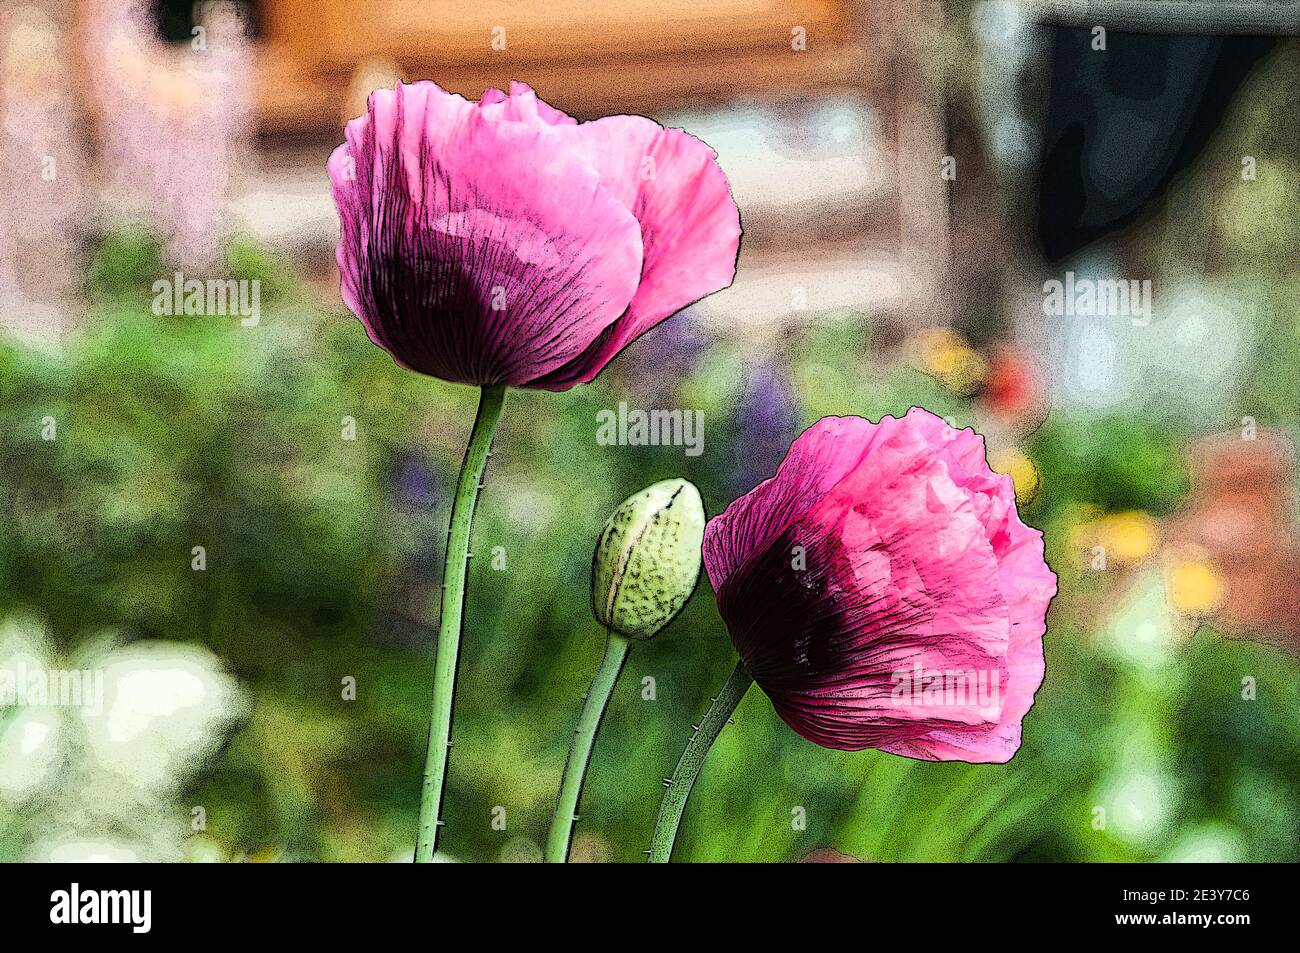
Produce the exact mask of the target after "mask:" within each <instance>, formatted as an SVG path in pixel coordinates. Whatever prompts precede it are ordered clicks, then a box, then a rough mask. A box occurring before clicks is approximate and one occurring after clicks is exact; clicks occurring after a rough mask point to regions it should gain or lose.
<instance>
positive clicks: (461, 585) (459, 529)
mask: <svg viewBox="0 0 1300 953" xmlns="http://www.w3.org/2000/svg"><path fill="white" fill-rule="evenodd" d="M505 392H506V389H505V388H504V387H484V388H483V390H482V392H481V393H480V395H479V405H478V416H477V417H475V419H474V429H473V430H472V431H471V432H470V435H469V446H467V447H466V448H465V460H464V462H463V463H462V464H461V466H460V479H459V481H458V482H457V484H456V497H455V499H454V500H453V501H452V506H451V527H450V529H449V530H448V532H447V554H446V558H445V559H444V561H443V567H442V608H441V615H440V620H439V624H438V649H437V656H436V658H435V659H434V663H433V710H432V711H431V712H430V715H429V750H428V754H427V755H426V757H425V762H424V786H423V788H422V790H421V794H420V827H419V833H418V834H417V836H416V841H415V862H416V863H417V864H427V863H429V862H430V861H432V860H433V855H434V852H435V851H436V850H437V849H438V832H439V830H440V828H441V827H442V821H441V820H440V819H439V817H438V815H439V814H440V813H441V812H442V789H443V784H444V782H445V781H446V778H447V749H448V748H450V747H451V709H452V698H453V696H454V695H455V692H456V663H457V661H458V660H459V657H460V631H461V616H462V613H463V612H464V608H465V576H466V563H467V562H468V560H469V531H470V524H471V522H472V521H473V519H474V504H475V502H476V501H477V500H478V491H479V488H480V486H481V483H480V481H481V480H482V479H483V470H484V468H485V467H486V466H487V461H488V457H489V456H490V453H491V449H492V436H493V434H495V433H496V429H497V421H498V420H500V419H501V405H502V403H503V402H504V400H505Z"/></svg>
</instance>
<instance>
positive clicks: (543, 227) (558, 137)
mask: <svg viewBox="0 0 1300 953" xmlns="http://www.w3.org/2000/svg"><path fill="white" fill-rule="evenodd" d="M329 173H330V181H331V183H332V186H333V193H334V201H335V204H336V205H337V206H338V210H339V216H340V218H341V220H342V237H341V239H340V241H339V247H338V264H339V270H340V271H341V273H342V291H343V300H344V301H345V302H346V303H347V306H348V307H349V308H350V309H351V310H352V311H353V312H354V313H355V314H356V315H357V317H359V318H360V319H361V321H362V323H363V324H364V325H365V327H366V331H367V333H368V334H369V335H370V338H371V340H372V341H374V342H375V343H376V344H378V345H379V346H380V347H382V348H384V349H385V350H386V351H388V352H389V353H390V354H391V355H392V356H393V357H394V358H395V359H396V360H397V362H398V363H399V364H401V365H402V366H404V367H407V368H410V369H411V370H415V371H419V372H421V373H424V374H431V375H433V376H435V377H441V378H444V379H446V380H451V381H458V382H460V383H465V384H476V385H481V386H490V385H503V384H504V385H508V386H512V387H535V388H543V389H546V390H556V391H560V390H567V389H568V388H570V387H572V386H574V385H575V384H579V383H585V382H587V381H590V380H591V379H592V378H593V377H595V376H596V375H597V374H598V373H599V372H600V371H601V369H602V368H603V367H604V366H605V365H606V364H608V363H609V361H610V360H612V359H613V357H614V355H616V354H617V353H618V352H619V351H620V350H622V348H623V347H624V346H626V345H627V344H628V343H629V342H630V341H632V340H633V339H634V338H636V337H637V336H639V335H640V334H642V333H644V332H645V331H647V330H649V329H650V328H652V327H654V325H656V324H658V323H659V322H660V321H662V320H664V319H665V318H667V317H669V316H670V315H672V314H674V313H675V312H677V311H680V310H681V309H682V308H684V307H685V306H686V305H688V304H690V303H691V302H693V301H697V300H699V299H700V298H702V297H704V296H705V295H707V294H711V293H712V292H714V291H717V290H719V289H721V288H725V287H727V286H728V285H729V284H731V281H732V278H733V277H734V276H735V265H736V255H737V251H738V248H739V243H740V216H739V213H738V212H737V210H736V205H735V203H734V202H733V201H732V199H731V193H730V191H729V190H728V187H727V180H726V177H725V176H724V175H723V173H722V170H721V169H720V168H719V167H718V164H717V161H716V157H715V155H714V153H713V150H711V149H710V148H709V147H708V146H706V145H705V144H704V143H702V142H700V141H699V140H698V139H695V138H692V137H691V136H689V135H687V134H686V133H684V132H682V131H681V130H679V129H664V128H663V127H661V126H659V125H658V124H657V123H654V122H652V121H651V120H649V119H645V118H643V117H640V116H610V117H607V118H604V119H598V120H595V121H594V122H584V123H578V122H576V121H575V120H573V119H572V118H570V117H569V116H566V115H565V114H564V113H562V112H560V111H559V110H558V109H554V108H552V107H551V106H548V105H547V104H546V103H544V102H542V101H541V100H540V99H538V98H537V96H536V94H535V93H534V92H533V91H532V90H531V89H529V88H528V87H527V86H525V85H523V84H522V83H512V84H511V85H510V95H509V96H507V95H506V94H505V93H502V92H500V91H498V90H496V89H489V90H488V91H487V92H485V93H484V94H483V98H482V100H480V101H479V102H478V103H472V102H469V101H467V100H465V99H463V98H462V97H460V96H457V95H453V94H450V93H447V92H445V91H443V90H442V89H440V88H439V87H438V86H437V85H436V84H434V83H430V82H420V83H414V84H411V85H404V84H401V83H399V84H398V85H397V86H396V88H395V89H393V90H387V89H381V90H376V91H375V92H374V93H372V94H371V96H370V102H369V110H368V112H367V114H366V115H364V116H362V117H360V118H358V119H354V120H352V121H351V122H349V123H348V126H347V141H346V142H345V143H344V144H343V145H341V146H339V147H338V148H337V149H336V150H335V151H334V154H333V155H332V156H331V157H330V161H329Z"/></svg>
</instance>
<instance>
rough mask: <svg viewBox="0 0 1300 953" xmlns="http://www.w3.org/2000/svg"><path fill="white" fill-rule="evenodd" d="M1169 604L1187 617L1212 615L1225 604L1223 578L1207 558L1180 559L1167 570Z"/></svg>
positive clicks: (1179, 557)
mask: <svg viewBox="0 0 1300 953" xmlns="http://www.w3.org/2000/svg"><path fill="white" fill-rule="evenodd" d="M1165 585H1166V587H1167V591H1168V593H1169V604H1170V605H1171V606H1172V607H1173V608H1174V611H1175V612H1178V613H1180V614H1181V615H1187V616H1205V615H1212V614H1213V613H1214V612H1216V611H1218V609H1219V608H1221V607H1222V605H1223V600H1224V596H1225V587H1224V583H1223V576H1222V575H1220V573H1219V571H1218V570H1217V569H1215V568H1214V566H1213V565H1212V564H1211V563H1210V562H1209V561H1208V560H1206V559H1202V558H1199V557H1183V556H1176V557H1174V558H1173V559H1171V560H1170V562H1169V564H1168V566H1167V567H1166V569H1165Z"/></svg>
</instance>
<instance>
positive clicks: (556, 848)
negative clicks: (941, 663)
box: [546, 631, 632, 864]
mask: <svg viewBox="0 0 1300 953" xmlns="http://www.w3.org/2000/svg"><path fill="white" fill-rule="evenodd" d="M631 647H632V643H631V641H630V640H629V639H627V638H625V637H624V636H622V635H619V634H618V633H617V632H614V631H610V632H609V633H608V635H607V636H606V638H605V657H604V658H602V659H601V660H600V668H598V669H597V670H596V676H595V677H594V678H593V679H592V680H591V688H589V689H588V690H587V700H586V701H585V702H584V703H583V705H582V714H581V715H579V716H578V727H577V728H575V729H574V731H573V744H572V745H571V746H570V748H569V758H568V760H567V761H565V762H564V777H563V780H562V781H561V782H560V797H559V800H558V801H557V803H556V805H555V816H554V817H553V818H552V819H551V833H550V836H549V837H548V838H547V839H546V862H547V863H548V864H562V863H564V862H565V861H566V860H567V859H568V857H569V844H570V843H571V842H572V840H573V824H574V822H575V821H577V819H578V814H577V811H578V799H579V798H580V797H582V782H583V781H584V780H585V779H586V776H587V765H588V764H589V763H590V761H591V749H592V746H593V744H594V743H595V741H596V732H597V731H599V730H600V722H601V719H602V718H604V717H605V708H606V707H608V705H609V698H610V695H612V694H613V693H614V683H615V682H617V681H618V676H619V673H620V672H622V671H623V663H624V662H626V661H627V651H628V649H630V648H631Z"/></svg>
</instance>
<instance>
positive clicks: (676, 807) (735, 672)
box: [649, 662, 754, 864]
mask: <svg viewBox="0 0 1300 953" xmlns="http://www.w3.org/2000/svg"><path fill="white" fill-rule="evenodd" d="M753 682H754V680H753V679H752V678H750V677H749V673H748V672H746V671H745V666H744V663H742V662H736V667H735V668H734V669H732V671H731V675H730V676H728V678H727V683H726V684H725V685H723V686H722V691H720V692H718V696H717V697H716V698H714V699H713V704H712V705H710V706H709V710H708V711H707V712H706V713H705V715H704V718H703V720H702V721H701V722H700V724H699V727H698V728H696V729H695V733H694V734H693V735H691V740H690V741H688V742H687V743H686V750H685V751H683V752H682V757H681V760H680V761H678V762H677V768H676V770H674V771H673V776H672V780H670V781H666V782H664V783H665V785H666V786H667V790H666V791H664V799H663V801H662V802H660V804H659V817H658V818H657V819H656V820H655V833H654V837H653V838H652V839H651V841H650V851H649V854H650V863H652V864H666V863H668V858H669V857H671V856H672V853H673V842H674V841H676V840H677V828H678V826H680V824H681V823H682V814H683V812H685V810H686V799H687V798H689V797H690V796H691V788H692V787H694V785H695V778H696V777H697V776H698V775H699V773H700V768H702V767H704V759H705V758H707V757H708V756H709V749H710V748H712V747H713V742H714V741H716V740H717V737H718V735H719V734H721V732H722V729H723V726H724V725H726V724H727V722H728V721H729V720H730V719H731V713H732V712H734V711H735V710H736V706H737V705H739V704H740V700H741V699H742V698H744V697H745V692H747V691H748V690H749V686H750V685H752V684H753Z"/></svg>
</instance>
